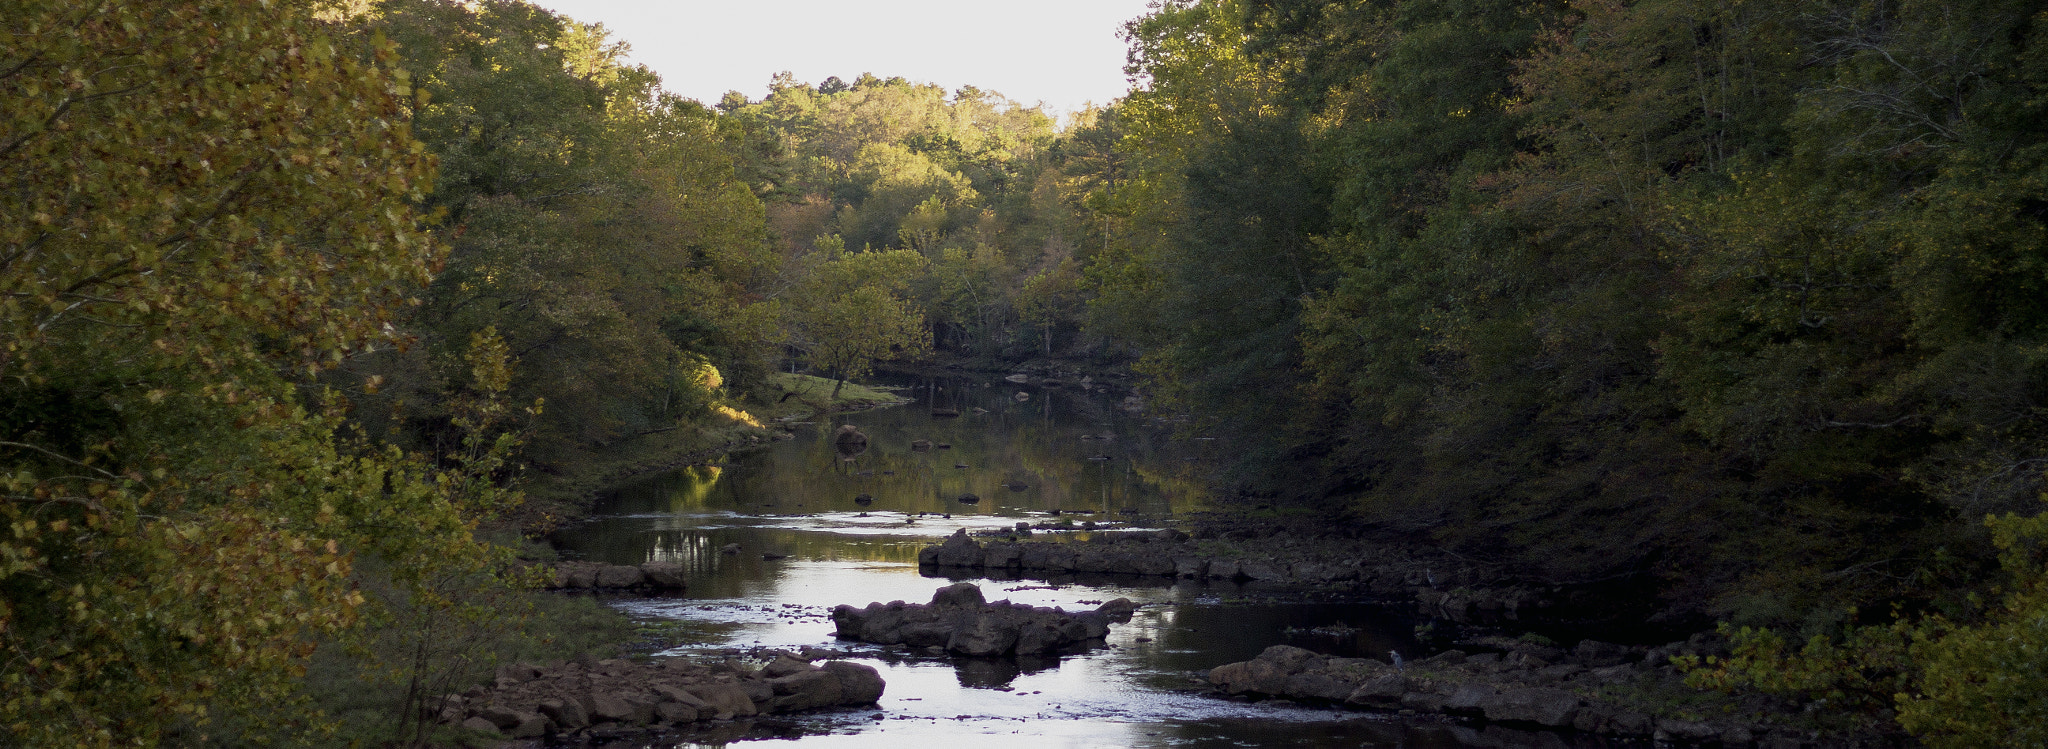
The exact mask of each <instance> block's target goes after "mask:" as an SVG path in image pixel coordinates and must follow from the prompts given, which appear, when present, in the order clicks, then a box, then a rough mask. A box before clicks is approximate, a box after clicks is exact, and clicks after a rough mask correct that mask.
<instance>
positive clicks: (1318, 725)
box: [555, 380, 1501, 748]
mask: <svg viewBox="0 0 2048 749" xmlns="http://www.w3.org/2000/svg"><path fill="white" fill-rule="evenodd" d="M903 384H905V385H906V386H911V387H913V389H911V390H906V391H904V392H905V393H906V394H915V395H916V397H917V398H918V402H917V403H915V404H912V405H908V406H904V407H900V408H893V409H887V410H881V411H873V412H867V413H861V414H853V415H848V416H845V417H843V418H838V419H832V420H820V421H819V422H818V423H814V424H805V425H801V427H800V429H799V431H798V435H797V437H796V439H794V440H790V441H786V442H782V443H778V444H775V445H773V446H771V447H768V448H764V449H761V450H757V451H752V452H747V453H741V454H735V455H733V456H731V457H730V458H729V459H727V460H724V461H719V463H720V464H719V465H717V466H708V467H699V468H690V469H684V470H679V471H674V472H670V473H667V474H664V475H661V476H658V477H653V478H650V479H648V480H645V481H642V482H639V483H637V484H635V485H633V486H630V487H627V488H625V489H622V490H620V491H619V492H617V494H616V495H615V496H613V497H610V498H608V500H607V501H606V502H605V503H604V504H603V506H601V507H600V508H599V512H600V515H599V516H598V517H596V518H594V519H592V520H590V521H587V522H584V523H580V524H577V525H574V526H572V527H569V528H565V529H563V530H562V531H560V532H559V533H558V534H557V535H556V537H555V541H556V543H557V545H558V546H559V547H561V548H562V549H563V550H564V552H565V553H566V554H569V555H572V556H582V557H586V558H591V559H599V560H604V561H608V562H613V563H620V564H629V563H638V562H643V561H649V560H659V561H669V562H678V563H681V564H683V565H685V566H686V568H687V569H688V570H689V589H688V590H687V592H685V593H682V594H679V595H673V596H666V597H641V596H610V597H608V598H607V600H608V601H610V602H611V603H612V604H613V605H615V606H618V607H619V608H622V609H624V610H626V611H628V612H629V613H632V614H634V615H636V616H641V617H648V618H662V619H673V620H682V621H686V622H690V623H691V624H690V631H692V632H697V633H701V634H702V635H703V637H704V642H703V645H702V647H704V648H729V647H764V648H765V647H776V648H786V649H792V650H794V649H799V648H802V647H806V646H816V647H833V646H841V645H843V644H842V643H837V642H836V641H834V640H833V638H832V636H831V632H832V624H831V621H830V617H829V611H830V609H831V607H832V606H834V605H837V604H842V603H846V604H854V605H864V604H866V603H868V602H870V601H882V602H887V601H892V600H904V601H912V602H922V601H926V600H929V599H930V598H931V595H932V592H933V591H934V590H935V589H937V588H939V587H941V586H943V585H945V584H946V583H947V582H948V580H947V579H944V578H931V577H924V576H922V575H920V574H919V571H918V569H917V567H916V565H915V560H916V554H917V551H918V549H919V548H921V547H923V546H924V545H925V544H927V543H930V542H932V541H934V540H936V539H937V538H940V537H943V536H946V535H949V534H951V533H952V532H953V531H954V530H956V529H960V528H966V529H969V530H970V531H982V530H993V529H998V528H1007V527H1010V526H1011V525H1013V524H1014V523H1015V522H1017V521H1020V520H1026V521H1030V522H1043V521H1052V520H1058V519H1067V518H1072V517H1073V515H1072V513H1074V512H1076V511H1087V512H1088V513H1089V514H1086V515H1084V516H1083V518H1085V519H1093V520H1096V521H1098V522H1108V521H1112V520H1114V521H1128V522H1131V523H1135V524H1140V525H1143V524H1157V523H1165V522H1170V520H1171V518H1172V517H1173V516H1175V515H1177V514H1181V513H1186V512H1188V511H1191V510H1194V509H1198V508H1199V507H1200V506H1201V504H1200V503H1201V502H1202V500H1203V498H1202V496H1201V494H1200V493H1199V492H1198V491H1196V490H1195V488H1194V487H1195V486H1196V484H1195V483H1194V481H1193V480H1192V478H1191V476H1190V474H1189V467H1190V466H1191V465H1200V464H1201V463H1202V461H1203V460H1206V459H1209V458H1213V457H1215V454H1214V451H1216V450H1219V449H1222V448H1220V447H1219V446H1218V443H1216V442H1211V441H1196V440H1188V441H1177V440H1172V439H1170V438H1169V437H1168V435H1167V432H1166V430H1165V429H1163V428H1161V426H1160V425H1158V424H1152V423H1147V422H1146V421H1144V420H1143V419H1141V418H1138V417H1135V416H1132V415H1130V414H1126V413H1124V412H1122V411H1120V410H1118V409H1117V408H1115V407H1114V401H1113V400H1112V399H1111V398H1109V397H1107V396H1103V395H1100V394H1093V393H1080V392H1072V391H1061V390H1028V389H1025V388H1020V387H1018V386H1014V385H1009V384H1007V383H1004V384H1002V385H1000V386H995V385H991V384H985V383H975V382H970V381H963V380H919V381H915V382H906V383H903ZM1020 392H1022V393H1026V394H1028V395H1029V397H1028V398H1021V399H1020V398H1017V397H1016V394H1017V393H1020ZM950 410H957V411H958V412H959V413H960V416H958V417H946V416H935V415H934V411H938V412H941V413H943V412H946V411H950ZM847 424H852V425H854V426H856V427H857V428H858V429H859V431H861V432H863V433H864V434H865V435H866V436H867V438H868V439H867V441H866V442H865V443H864V444H863V446H862V447H863V449H848V447H847V445H848V444H849V443H848V442H844V441H841V440H839V439H838V438H837V435H838V434H839V433H840V429H841V427H843V426H845V425H847ZM919 441H924V442H928V443H929V445H930V447H929V449H918V448H917V447H915V446H914V445H916V444H919ZM942 445H949V446H950V447H943V448H942V447H941V446H942ZM962 494H974V495H978V496H979V497H980V498H981V500H980V501H979V502H976V503H973V504H963V503H961V502H959V501H958V497H959V496H960V495H962ZM861 495H867V497H869V499H870V501H866V502H863V503H856V502H855V501H854V498H855V497H858V496H861ZM1054 510H1059V511H1060V512H1061V514H1060V515H1058V516H1054V515H1053V514H1052V513H1053V511H1054ZM1043 535H1045V536H1053V537H1059V536H1063V535H1066V534H1043ZM1074 535H1081V534H1074ZM954 572H956V573H965V571H957V570H956V571H954ZM971 574H973V575H975V576H972V577H962V578H957V579H966V580H971V581H975V582H977V583H978V584H980V585H981V586H982V588H983V591H984V592H985V594H986V595H987V596H988V598H989V599H991V600H996V599H1008V600H1012V601H1016V602H1019V603H1026V604H1030V605H1034V606H1061V607H1065V608H1067V609H1069V610H1074V609H1080V608H1092V607H1093V606H1095V605H1097V604H1099V603H1100V602H1101V601H1103V600H1107V599H1110V598H1116V597H1125V598H1130V599H1132V600H1134V601H1137V602H1139V603H1141V604H1145V605H1144V606H1143V607H1142V608H1141V609H1139V611H1138V612H1137V614H1136V616H1135V617H1134V618H1133V619H1132V620H1131V622H1130V623H1128V624H1125V625H1119V626H1116V627H1114V628H1113V629H1112V630H1111V633H1110V637H1109V640H1108V647H1107V648H1106V649H1102V650H1096V651H1091V652H1089V653H1085V654H1080V655H1073V656H1067V657H1063V658H1059V659H1049V658H1048V659H1030V660H1023V659H1017V660H1007V659H998V660H984V659H954V658H950V657H945V656H933V655H924V654H921V653H913V652H908V651H905V650H903V649H901V648H881V647H872V646H856V647H854V648H853V650H854V651H855V652H856V653H857V654H858V655H859V656H860V657H859V660H860V661H861V662H865V663H869V664H870V665H874V666H875V667H876V668H878V669H880V670H881V671H882V675H883V678H884V679H885V680H886V681H887V682H888V685H889V686H888V692H887V694H886V695H885V696H884V697H883V699H882V704H881V710H879V711H863V712H858V713H839V714H827V715H823V716H812V717H805V718H796V719H789V720H780V721H776V720H762V721H755V722H754V723H751V724H747V725H746V726H744V727H738V726H727V727H724V728H721V729H720V732H719V733H716V734H695V735H692V736H683V737H680V738H678V737H670V738H668V739H664V742H665V743H661V744H658V745H660V746H721V745H724V744H725V743H728V742H735V741H742V740H751V739H763V738H779V739H790V738H795V739H798V740H801V741H802V742H804V743H805V744H806V745H818V746H832V745H843V746H859V747H867V746H876V747H880V746H888V747H892V748H893V747H898V746H903V745H906V744H907V745H923V744H927V743H934V742H937V741H942V740H943V741H957V740H959V739H960V738H961V737H963V736H971V737H972V738H971V740H972V741H975V742H976V743H978V744H989V745H994V746H1032V747H1045V746H1053V747H1059V746H1076V747H1080V746H1086V747H1097V746H1142V747H1184V746H1202V747H1207V746H1217V747H1221V746H1233V747H1239V746H1406V747H1448V746H1486V745H1501V744H1498V743H1491V744H1489V743H1487V742H1488V741H1490V740H1491V739H1488V738H1487V737H1486V736H1484V735H1481V734H1477V733H1474V734H1472V735H1470V736H1467V735H1464V734H1461V733H1458V732H1457V731H1465V730H1467V729H1462V728H1457V729H1454V728H1453V727H1449V726H1443V725H1436V724H1429V723H1424V724H1409V723H1403V722H1399V721H1394V720H1390V719H1389V718H1387V717H1385V716H1380V717H1370V716H1366V717H1361V716H1360V715H1358V714H1356V713H1348V712H1342V711H1334V710H1329V709H1324V708H1319V707H1311V706H1298V705H1287V704H1274V703H1268V704H1249V703H1238V702H1230V701H1224V700H1219V699H1215V698H1212V697H1208V696H1204V695H1198V694H1193V693H1190V692H1188V691H1187V687H1188V686H1189V683H1188V680H1189V678H1190V675H1191V674H1192V673H1194V672H1198V671H1201V670H1205V669H1208V668H1212V667H1214V666H1217V665H1220V664H1223V663H1227V662H1231V661H1239V660H1245V659H1248V658H1251V657H1253V656H1256V655H1257V654H1258V653H1259V651H1261V650H1263V649H1264V648H1266V647H1267V646H1269V645H1273V644H1276V643H1280V642H1283V641H1285V640H1286V638H1287V637H1288V634H1287V633H1288V632H1289V631H1290V630H1294V631H1301V630H1310V629H1313V628H1317V627H1332V626H1337V625H1343V626H1345V627H1346V628H1347V629H1345V630H1343V631H1345V632H1347V633H1349V634H1348V635H1347V636H1348V637H1350V640H1349V641H1348V642H1347V643H1332V645H1333V646H1342V647H1340V648H1339V649H1346V648H1348V649H1350V650H1355V651H1357V652H1360V653H1366V654H1373V655H1383V654H1384V652H1385V651H1386V650H1391V649H1397V648H1399V649H1402V650H1403V651H1404V652H1410V653H1412V652H1416V651H1415V649H1414V648H1415V643H1414V641H1413V639H1412V627H1413V624H1414V622H1412V621H1411V620H1410V619H1409V618H1408V617H1407V616H1406V615H1404V614H1403V613H1401V612H1400V611H1398V610H1394V609H1390V608H1387V607H1383V606H1377V605H1374V604H1371V603H1365V602H1352V603H1317V604H1272V603H1267V604H1252V603H1245V602H1244V601H1245V600H1246V598H1247V597H1257V594H1258V593H1259V592H1260V591H1261V588H1260V587H1259V586H1256V585H1249V586H1240V585H1236V584H1224V583H1216V584H1206V583H1193V582H1187V581H1180V582H1175V581H1170V580H1167V579H1165V578H1156V577H1134V576H1121V575H1072V576H1060V577H1056V578H1053V579H1050V580H1043V579H1041V580H1022V579H1002V578H1003V577H1004V576H1002V575H997V576H995V577H993V578H992V577H985V576H980V573H971ZM688 649H690V648H686V650H688ZM1468 732H1469V731H1468Z"/></svg>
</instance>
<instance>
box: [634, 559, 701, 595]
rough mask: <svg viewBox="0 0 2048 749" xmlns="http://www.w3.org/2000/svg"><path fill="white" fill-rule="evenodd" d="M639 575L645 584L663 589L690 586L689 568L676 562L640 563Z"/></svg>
mask: <svg viewBox="0 0 2048 749" xmlns="http://www.w3.org/2000/svg"><path fill="white" fill-rule="evenodd" d="M640 575H641V578H642V579H643V581H644V582H645V583H646V584H647V585H649V586H652V587H656V588H662V589H665V590H683V589H685V588H688V587H689V586H690V583H689V579H688V578H689V568H688V567H684V566H683V565H682V564H680V563H677V562H648V563H646V564H642V565H640Z"/></svg>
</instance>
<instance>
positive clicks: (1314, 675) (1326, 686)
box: [1281, 671, 1352, 702]
mask: <svg viewBox="0 0 2048 749" xmlns="http://www.w3.org/2000/svg"><path fill="white" fill-rule="evenodd" d="M1281 692H1282V693H1284V694H1286V695H1287V696H1289V697H1295V698H1302V699H1315V700H1329V701H1331V702H1342V701H1344V698H1346V697H1349V696H1350V695H1351V694H1352V688H1351V685H1350V684H1346V683H1344V682H1343V681H1340V680H1338V679H1336V678H1334V677H1332V676H1331V675H1330V674H1328V673H1326V672H1323V671H1304V672H1301V673H1298V674H1295V675H1293V676H1290V677H1287V683H1286V685H1284V686H1283V687H1282V688H1281Z"/></svg>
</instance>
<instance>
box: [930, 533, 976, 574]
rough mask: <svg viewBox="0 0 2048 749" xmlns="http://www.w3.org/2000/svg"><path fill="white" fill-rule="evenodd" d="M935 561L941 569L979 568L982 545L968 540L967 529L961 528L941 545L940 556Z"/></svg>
mask: <svg viewBox="0 0 2048 749" xmlns="http://www.w3.org/2000/svg"><path fill="white" fill-rule="evenodd" d="M933 561H934V563H936V564H938V565H939V566H941V567H979V566H981V544H978V543H975V542H974V539H971V538H968V537H967V529H966V528H961V529H960V530H957V531H954V532H953V535H951V536H948V537H947V538H946V542H945V543H943V544H940V545H939V551H938V556H937V557H935V558H934V559H933Z"/></svg>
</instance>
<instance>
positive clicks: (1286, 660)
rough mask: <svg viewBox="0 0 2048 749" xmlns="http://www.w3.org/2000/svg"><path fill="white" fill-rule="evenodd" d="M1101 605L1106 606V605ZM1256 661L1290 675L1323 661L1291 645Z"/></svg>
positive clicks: (1271, 649) (1276, 648) (1274, 649)
mask: <svg viewBox="0 0 2048 749" xmlns="http://www.w3.org/2000/svg"><path fill="white" fill-rule="evenodd" d="M1103 605H1105V606H1107V605H1108V604H1103ZM1258 660H1262V661H1266V662H1268V663H1271V664H1273V665H1276V666H1279V667H1280V670H1282V671H1286V672H1287V673H1290V674H1291V673H1294V672H1297V671H1300V670H1302V669H1304V668H1313V667H1315V666H1321V665H1323V662H1324V660H1325V659H1324V657H1323V656H1322V655H1320V654H1318V653H1316V651H1313V650H1309V649H1307V648H1297V647H1295V646H1293V645H1274V646H1272V647H1269V648H1266V649H1265V650H1263V651H1260V652H1259V657H1258Z"/></svg>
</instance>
